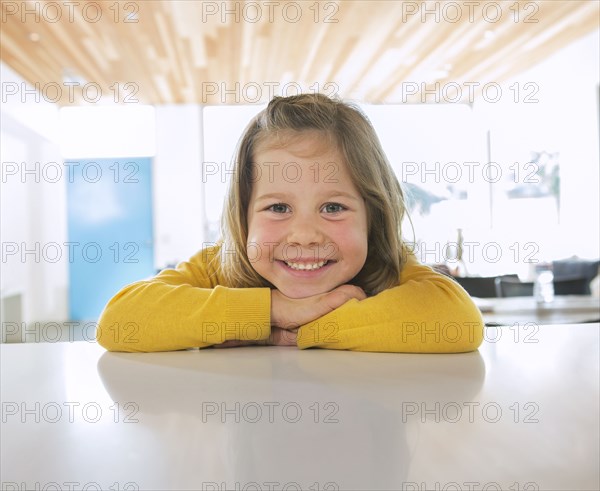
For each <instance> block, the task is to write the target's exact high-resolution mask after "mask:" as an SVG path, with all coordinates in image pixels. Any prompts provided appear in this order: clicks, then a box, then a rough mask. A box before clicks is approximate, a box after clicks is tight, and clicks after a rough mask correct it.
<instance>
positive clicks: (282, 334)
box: [213, 326, 298, 348]
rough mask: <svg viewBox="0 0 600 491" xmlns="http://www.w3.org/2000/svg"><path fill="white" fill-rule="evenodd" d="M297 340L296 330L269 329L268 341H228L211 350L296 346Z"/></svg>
mask: <svg viewBox="0 0 600 491" xmlns="http://www.w3.org/2000/svg"><path fill="white" fill-rule="evenodd" d="M297 338H298V329H297V328H296V329H281V328H280V327H275V326H272V327H271V335H270V336H269V338H268V339H263V340H261V341H241V340H239V339H230V340H229V341H225V342H224V343H220V344H215V345H213V348H237V347H238V346H251V345H257V346H296V339H297Z"/></svg>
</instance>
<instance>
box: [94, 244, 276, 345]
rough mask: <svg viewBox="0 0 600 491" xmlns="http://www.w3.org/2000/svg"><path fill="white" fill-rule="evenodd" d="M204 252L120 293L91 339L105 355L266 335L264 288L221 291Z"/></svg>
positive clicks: (268, 309) (267, 299) (268, 300)
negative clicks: (114, 352)
mask: <svg viewBox="0 0 600 491" xmlns="http://www.w3.org/2000/svg"><path fill="white" fill-rule="evenodd" d="M215 253H216V251H215V250H214V248H213V249H212V250H210V249H205V250H203V251H200V252H199V253H198V254H196V255H195V256H194V257H192V258H191V259H190V260H189V261H187V262H182V263H180V264H178V265H177V267H176V269H167V270H164V271H162V272H161V273H160V274H158V275H157V276H155V277H154V278H152V279H150V280H144V281H138V282H136V283H132V284H131V285H128V286H126V287H124V288H123V289H122V290H121V291H119V292H118V293H117V294H116V295H115V296H114V297H113V298H112V299H111V300H110V301H109V302H108V304H107V305H106V307H105V308H104V311H103V312H102V314H101V316H100V319H99V321H98V329H97V332H96V339H97V341H98V343H99V344H100V345H101V346H103V347H104V348H106V349H107V350H109V351H130V352H136V351H141V352H146V351H170V350H179V349H186V348H193V347H200V348H203V347H206V346H211V345H213V344H218V343H222V342H223V341H226V340H228V339H241V340H247V341H251V340H264V339H267V338H268V337H269V335H270V334H271V291H270V290H269V289H268V288H227V287H224V286H220V279H219V277H218V273H217V272H216V271H215V270H214V268H212V267H211V266H210V259H211V258H212V257H213V256H214V254H215Z"/></svg>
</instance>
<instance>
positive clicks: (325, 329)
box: [296, 311, 341, 349]
mask: <svg viewBox="0 0 600 491" xmlns="http://www.w3.org/2000/svg"><path fill="white" fill-rule="evenodd" d="M340 341H341V332H340V324H339V322H338V316H337V313H336V312H335V311H333V312H330V313H329V314H327V315H326V316H323V317H321V318H319V319H317V320H315V321H313V322H309V323H308V324H305V325H303V326H301V327H300V329H299V331H298V338H297V339H296V344H297V345H298V348H301V349H304V348H312V347H314V346H319V347H321V348H333V347H334V346H335V345H336V344H338V343H339V342H340Z"/></svg>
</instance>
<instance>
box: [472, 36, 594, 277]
mask: <svg viewBox="0 0 600 491" xmlns="http://www.w3.org/2000/svg"><path fill="white" fill-rule="evenodd" d="M599 59H600V39H599V31H596V32H594V33H592V34H590V35H588V36H586V37H584V38H582V39H580V40H579V41H577V42H575V43H573V44H571V45H569V46H567V47H565V48H563V49H562V50H561V51H559V52H558V53H556V54H555V55H554V56H552V57H550V58H549V59H547V60H545V61H544V62H542V63H540V64H538V65H535V66H533V67H531V68H530V69H529V70H527V71H526V72H524V73H522V74H520V75H519V76H518V77H515V78H514V79H513V80H510V81H508V82H507V83H505V84H504V85H503V91H504V93H505V94H507V95H509V97H506V96H505V97H503V98H502V100H501V101H499V102H498V103H489V102H485V101H483V100H481V99H480V100H479V101H477V102H476V103H475V105H474V112H475V115H476V116H477V117H478V118H479V121H480V124H481V125H484V126H486V127H488V128H490V129H491V131H492V136H494V135H495V136H496V138H495V140H492V153H493V154H494V153H495V154H496V155H498V154H501V155H502V154H503V155H510V154H511V150H512V149H513V148H514V149H519V148H521V149H525V148H529V149H531V150H533V149H538V150H540V149H547V150H551V151H557V152H559V154H560V155H559V162H560V179H561V187H560V200H561V202H560V223H559V224H558V225H547V226H542V223H543V222H544V221H545V219H546V217H543V216H541V217H538V220H535V221H534V220H530V219H525V218H524V217H523V216H522V215H521V216H519V215H518V214H514V216H513V217H512V219H509V220H507V223H505V224H496V226H495V228H494V229H493V230H492V231H491V234H492V236H494V237H502V238H504V239H505V240H506V241H507V242H511V241H513V242H514V240H516V239H519V240H521V241H524V240H533V241H536V242H537V243H538V244H539V247H540V253H539V256H540V257H542V258H553V257H554V258H556V257H568V256H571V255H578V256H580V257H587V258H594V257H596V258H597V257H598V255H599V252H600V243H599V239H600V228H599V227H600V189H599V187H600V185H599V183H600V175H599V155H598V142H599V139H598V137H599V127H598V84H599V73H600V62H599ZM515 83H516V84H519V86H520V87H521V89H522V88H523V87H524V84H526V83H533V84H535V87H536V88H537V93H536V94H535V96H534V97H533V99H534V100H535V102H531V103H525V102H524V96H525V95H526V93H530V94H531V91H530V90H529V91H523V90H521V94H520V96H519V100H518V102H515V100H514V95H515V92H514V90H513V91H512V92H511V90H510V89H509V87H510V86H513V87H514V84H515ZM499 146H500V147H501V148H498V147H499ZM513 155H514V153H513ZM516 266H518V267H519V268H521V270H522V269H523V268H524V267H525V266H524V265H523V264H518V265H516ZM488 268H489V269H490V271H491V272H492V273H495V272H496V271H492V270H493V269H494V268H493V265H488Z"/></svg>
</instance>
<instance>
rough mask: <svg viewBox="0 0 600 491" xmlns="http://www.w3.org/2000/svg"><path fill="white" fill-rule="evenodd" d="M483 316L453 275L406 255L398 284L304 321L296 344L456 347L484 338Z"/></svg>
mask: <svg viewBox="0 0 600 491" xmlns="http://www.w3.org/2000/svg"><path fill="white" fill-rule="evenodd" d="M483 326H484V323H483V319H482V317H481V313H480V312H479V309H478V308H477V307H476V306H475V304H474V303H473V301H472V300H471V297H469V295H468V293H467V292H466V291H465V290H464V289H463V288H462V287H461V286H460V285H459V284H458V283H456V282H455V281H453V280H452V279H451V278H448V277H446V276H444V275H442V274H439V273H436V272H435V271H433V270H432V269H431V268H430V267H428V266H425V265H422V264H419V263H418V262H417V259H416V258H415V257H414V255H412V254H410V255H409V256H408V260H407V263H406V264H405V266H404V269H403V271H402V274H401V280H400V285H399V286H397V287H394V288H390V289H389V290H385V291H383V292H381V293H379V294H378V295H375V296H373V297H370V298H367V299H365V300H361V301H358V300H350V301H348V302H346V303H345V304H344V305H342V306H341V307H339V308H338V309H336V310H334V311H332V312H330V313H329V314H327V315H325V316H323V317H321V318H319V319H317V320H315V321H313V322H310V323H308V324H306V325H304V326H302V327H301V328H300V330H299V332H298V340H297V344H298V347H299V348H310V347H318V348H328V349H341V350H355V351H386V352H396V353H460V352H465V351H474V350H476V349H477V348H478V347H479V345H480V344H481V342H482V340H483Z"/></svg>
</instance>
